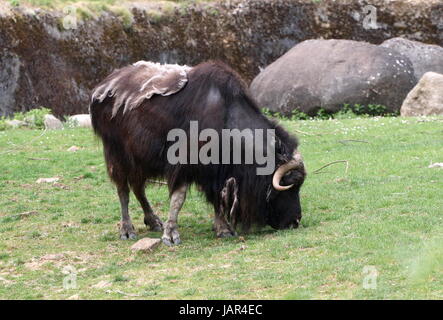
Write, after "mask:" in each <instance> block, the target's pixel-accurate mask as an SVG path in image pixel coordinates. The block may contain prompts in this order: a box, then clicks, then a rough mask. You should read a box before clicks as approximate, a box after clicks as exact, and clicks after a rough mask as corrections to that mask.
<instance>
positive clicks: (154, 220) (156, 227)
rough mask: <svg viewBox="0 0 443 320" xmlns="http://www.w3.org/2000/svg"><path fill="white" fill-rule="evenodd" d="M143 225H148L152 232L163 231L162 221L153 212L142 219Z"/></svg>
mask: <svg viewBox="0 0 443 320" xmlns="http://www.w3.org/2000/svg"><path fill="white" fill-rule="evenodd" d="M144 222H145V225H146V226H147V227H149V229H150V230H151V231H153V232H162V231H163V223H162V221H161V220H160V218H159V217H158V216H156V215H154V214H153V216H151V217H145V219H144Z"/></svg>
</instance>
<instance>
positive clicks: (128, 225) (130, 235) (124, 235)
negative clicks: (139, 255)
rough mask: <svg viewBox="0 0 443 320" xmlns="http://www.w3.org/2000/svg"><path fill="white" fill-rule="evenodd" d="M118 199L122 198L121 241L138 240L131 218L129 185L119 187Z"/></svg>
mask: <svg viewBox="0 0 443 320" xmlns="http://www.w3.org/2000/svg"><path fill="white" fill-rule="evenodd" d="M117 192H118V197H119V198H120V205H121V210H122V220H121V222H120V239H122V240H127V239H132V240H133V239H136V238H137V234H136V233H135V229H134V226H133V224H132V221H131V217H130V216H129V209H128V205H129V187H128V185H127V183H125V184H120V185H117Z"/></svg>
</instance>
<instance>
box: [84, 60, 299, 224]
mask: <svg viewBox="0 0 443 320" xmlns="http://www.w3.org/2000/svg"><path fill="white" fill-rule="evenodd" d="M213 88H215V89H217V90H218V91H219V92H220V94H221V99H219V100H217V101H212V100H208V93H209V92H210V90H211V89H213ZM128 89H130V88H128ZM113 99H114V97H108V98H106V99H105V100H104V101H103V102H101V103H100V102H98V101H92V103H91V106H90V111H91V117H92V124H93V127H94V130H95V132H96V134H97V135H98V136H99V137H101V139H102V140H103V146H104V155H105V159H106V163H107V168H108V173H109V176H110V178H111V179H112V181H114V183H115V184H116V185H117V188H118V190H119V193H123V194H125V193H127V192H128V190H129V189H128V188H129V186H130V187H131V189H132V191H133V192H134V194H135V195H136V197H137V199H138V200H139V201H140V203H141V205H142V207H143V209H144V211H145V222H146V223H147V224H149V225H151V224H150V221H146V220H147V219H148V220H149V219H152V215H151V214H150V213H152V208H151V207H150V205H149V203H148V201H147V199H146V197H145V192H144V188H145V183H146V180H147V179H160V178H164V179H166V180H167V182H168V186H169V190H170V192H171V193H172V192H174V191H175V190H176V189H177V188H179V187H180V186H182V185H184V184H192V183H195V184H197V185H198V186H199V187H200V189H201V190H202V191H203V192H204V193H205V195H206V198H207V200H208V201H209V202H211V203H212V204H213V205H214V209H215V212H216V215H221V214H222V213H221V212H220V208H221V207H223V204H222V203H221V201H223V200H222V197H221V191H222V189H223V187H224V186H225V182H226V181H227V180H228V179H229V178H232V177H233V178H235V181H236V186H235V190H236V192H237V193H238V194H236V196H237V199H238V204H237V206H238V209H237V210H235V211H236V213H235V215H236V216H235V219H234V220H235V221H236V222H238V223H239V224H241V225H242V227H243V228H244V229H248V228H249V227H250V226H251V224H259V225H263V224H266V223H270V221H271V220H272V219H277V218H276V215H277V213H275V210H276V209H275V206H273V204H272V203H273V201H277V200H275V199H276V198H277V196H278V193H277V192H276V191H275V190H274V189H272V188H271V179H272V175H267V176H257V175H256V168H257V165H256V164H252V165H233V164H230V165H224V164H223V165H222V164H210V165H202V164H195V165H192V164H187V165H184V164H177V165H171V164H169V163H168V161H167V158H166V155H167V150H168V147H169V146H170V145H171V144H172V143H173V142H168V141H167V140H166V137H167V134H168V132H169V131H170V130H171V129H174V128H181V129H183V130H185V131H187V132H188V130H189V123H190V121H192V120H196V121H198V124H199V130H202V129H205V128H213V129H215V130H217V131H218V132H221V129H223V128H238V129H240V130H242V129H244V128H262V129H275V131H276V138H277V143H276V157H277V159H276V165H277V166H278V165H279V164H282V163H285V162H287V161H289V159H290V158H291V156H292V154H293V152H294V150H295V149H296V148H297V141H296V139H295V138H293V137H291V136H290V135H289V134H288V133H287V132H286V131H285V130H283V129H282V128H281V127H280V126H278V125H276V124H275V123H274V122H272V121H270V120H268V119H267V118H266V117H265V116H264V115H263V114H262V113H261V112H260V110H259V109H258V108H257V106H256V104H255V102H254V101H253V99H251V97H250V96H249V94H248V90H247V88H246V86H245V84H244V83H243V81H242V80H241V79H240V77H239V76H238V75H237V74H236V73H235V72H234V71H233V70H231V69H230V68H229V67H227V66H226V65H224V64H222V63H219V62H206V63H202V64H200V65H197V66H195V67H194V68H192V69H191V70H190V71H189V73H188V83H187V84H186V86H185V87H184V88H183V89H182V90H181V91H179V92H177V93H176V94H174V95H171V96H168V97H163V96H158V95H156V96H153V97H152V98H151V99H150V100H145V101H144V102H143V103H142V104H141V105H140V106H139V107H138V108H135V109H133V110H132V111H131V112H127V113H126V114H123V112H122V111H121V110H120V111H119V112H118V113H117V114H116V116H115V117H114V118H111V112H112V104H113ZM287 179H289V180H291V178H290V177H289V178H287ZM294 179H295V180H296V181H295V180H294ZM303 179H304V174H301V173H300V174H298V175H297V174H295V176H294V178H293V179H292V180H291V181H286V183H287V184H289V183H294V181H295V183H296V187H295V188H294V189H296V192H294V197H295V193H296V197H297V201H298V189H299V187H300V186H301V184H302V182H303ZM293 180H294V181H293ZM283 182H285V181H283ZM231 189H232V188H231ZM283 193H286V192H283ZM123 198H124V199H123V202H124V201H125V197H123ZM284 201H287V200H284ZM294 201H295V200H294ZM298 207H299V205H298ZM288 210H289V209H288ZM291 210H292V209H291ZM270 215H274V217H270ZM300 216H301V214H300ZM274 224H276V223H274ZM271 225H272V224H271ZM274 227H275V226H274Z"/></svg>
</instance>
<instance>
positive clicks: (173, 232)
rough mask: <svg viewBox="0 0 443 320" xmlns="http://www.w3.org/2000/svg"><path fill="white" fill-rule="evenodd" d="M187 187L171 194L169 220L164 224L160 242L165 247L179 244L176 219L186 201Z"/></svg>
mask: <svg viewBox="0 0 443 320" xmlns="http://www.w3.org/2000/svg"><path fill="white" fill-rule="evenodd" d="M186 189H187V186H186V185H184V186H182V187H180V188H178V189H177V190H176V191H174V192H173V193H172V196H171V202H170V207H169V218H168V221H167V222H166V223H165V224H164V231H163V236H162V241H163V243H164V244H166V245H167V246H172V245H174V244H175V245H177V244H179V243H180V234H179V233H178V227H177V218H178V213H179V212H180V210H181V208H182V206H183V203H184V202H185V199H186Z"/></svg>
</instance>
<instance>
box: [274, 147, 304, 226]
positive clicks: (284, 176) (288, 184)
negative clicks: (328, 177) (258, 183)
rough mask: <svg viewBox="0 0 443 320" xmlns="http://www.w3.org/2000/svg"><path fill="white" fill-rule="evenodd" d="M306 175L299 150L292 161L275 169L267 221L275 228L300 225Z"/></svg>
mask: <svg viewBox="0 0 443 320" xmlns="http://www.w3.org/2000/svg"><path fill="white" fill-rule="evenodd" d="M305 176H306V171H305V167H304V164H303V160H302V157H301V154H300V153H299V152H298V151H297V150H296V151H295V152H294V154H293V156H292V159H291V160H290V161H288V162H287V163H284V164H282V165H280V166H279V167H278V168H277V169H276V170H275V172H274V175H273V177H272V187H270V188H269V191H268V196H267V201H268V204H269V206H268V208H269V212H268V216H267V223H268V224H269V225H270V226H271V227H273V228H274V229H288V228H297V227H298V225H299V223H300V220H301V217H302V214H301V206H300V195H299V193H300V187H301V186H302V184H303V181H304V179H305Z"/></svg>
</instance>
